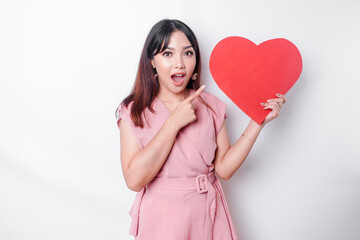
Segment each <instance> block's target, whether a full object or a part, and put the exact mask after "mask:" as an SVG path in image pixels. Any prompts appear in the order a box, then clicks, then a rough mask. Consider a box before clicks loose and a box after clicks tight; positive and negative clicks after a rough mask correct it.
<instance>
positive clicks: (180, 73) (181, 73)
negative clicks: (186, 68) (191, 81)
mask: <svg viewBox="0 0 360 240" xmlns="http://www.w3.org/2000/svg"><path fill="white" fill-rule="evenodd" d="M174 75H184V76H186V73H184V72H177V73H174V74H171V77H172V76H174Z"/></svg>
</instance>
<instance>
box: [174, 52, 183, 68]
mask: <svg viewBox="0 0 360 240" xmlns="http://www.w3.org/2000/svg"><path fill="white" fill-rule="evenodd" d="M174 67H175V68H178V69H182V68H184V62H183V59H182V57H181V55H178V56H177V57H176V58H175V62H174Z"/></svg>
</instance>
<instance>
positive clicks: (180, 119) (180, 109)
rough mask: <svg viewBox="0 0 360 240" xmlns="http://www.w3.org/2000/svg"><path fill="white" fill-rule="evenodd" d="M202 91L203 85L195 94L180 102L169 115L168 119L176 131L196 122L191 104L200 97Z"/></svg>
mask: <svg viewBox="0 0 360 240" xmlns="http://www.w3.org/2000/svg"><path fill="white" fill-rule="evenodd" d="M204 89H205V85H202V86H201V87H200V88H199V89H198V90H197V91H196V92H194V93H193V94H192V95H190V96H188V97H187V98H186V99H184V100H183V101H182V102H180V103H179V104H178V105H177V106H176V108H175V109H174V111H173V112H172V113H171V115H170V117H169V119H170V120H171V121H172V122H173V123H174V124H175V126H176V127H177V129H178V130H180V129H181V128H183V127H185V126H186V125H188V124H190V123H192V122H194V121H195V120H196V114H195V109H194V106H193V104H192V102H193V101H194V100H195V99H196V98H197V97H198V96H200V94H201V93H202V92H203V91H204Z"/></svg>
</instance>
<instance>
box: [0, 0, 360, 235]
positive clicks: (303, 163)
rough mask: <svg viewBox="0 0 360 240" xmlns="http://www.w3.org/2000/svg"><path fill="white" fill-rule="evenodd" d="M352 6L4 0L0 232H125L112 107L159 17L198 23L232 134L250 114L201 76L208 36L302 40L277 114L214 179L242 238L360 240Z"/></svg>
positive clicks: (357, 50)
mask: <svg viewBox="0 0 360 240" xmlns="http://www.w3.org/2000/svg"><path fill="white" fill-rule="evenodd" d="M359 13H360V4H359V1H355V0H353V1H351V0H347V1H340V0H330V1H326V0H318V1H314V0H295V1H286V0H273V1H266V0H262V1H220V0H219V1H215V0H206V1H205V0H201V1H190V0H184V1H176V2H175V1H174V2H171V1H167V0H164V1H114V0H113V1H111V0H107V1H105V0H103V1H100V0H99V1H89V0H87V1H85V0H71V1H70V0H63V1H45V0H37V1H36V0H33V1H20V0H0V239H1V240H24V239H29V240H30V239H31V240H32V239H34V240H35V239H36V240H48V239H54V240H60V239H61V240H62V239H74V240H75V239H76V240H79V239H86V240H90V239H99V240H100V239H102V240H103V239H106V240H112V239H114V240H115V239H133V238H132V237H131V236H130V235H128V229H129V224H130V217H129V215H128V211H129V209H130V207H131V204H132V202H133V199H134V196H135V193H134V192H131V191H130V190H129V189H127V187H126V185H125V182H124V178H123V176H122V172H121V166H120V144H119V142H120V139H119V131H118V129H117V126H116V119H115V116H114V113H115V109H116V107H117V105H118V104H119V103H120V102H121V100H122V99H123V98H124V97H125V96H127V94H128V93H129V92H130V90H131V87H132V84H133V82H134V78H135V72H136V68H137V65H138V61H139V57H140V52H141V49H142V47H143V43H144V41H145V37H146V35H147V34H148V32H149V30H150V28H151V27H152V26H153V24H155V23H156V22H157V21H159V20H161V19H163V18H175V19H180V20H182V21H184V22H185V23H186V24H188V25H189V26H190V27H191V28H192V29H193V30H194V32H195V34H196V35H197V37H198V40H199V43H200V47H201V53H202V60H203V69H202V70H203V73H204V74H203V82H204V83H205V84H206V85H207V88H206V91H208V92H211V93H213V94H215V95H216V96H218V97H219V98H220V99H222V100H223V101H224V102H225V103H226V104H227V114H228V119H227V122H228V129H229V134H230V137H231V141H232V142H233V143H234V142H235V141H236V139H237V138H238V137H239V136H240V135H241V133H242V132H243V131H244V130H245V127H246V126H247V124H248V122H249V121H250V119H249V118H248V117H247V116H246V115H245V114H244V113H243V112H242V111H241V110H240V109H238V108H237V107H236V106H235V105H234V104H233V103H232V102H231V100H230V99H228V98H227V97H226V95H224V93H223V92H222V91H221V90H220V89H219V88H218V87H217V85H216V84H215V82H214V81H213V79H212V78H211V75H210V72H209V68H208V60H209V56H210V53H211V50H212V49H213V47H214V46H215V44H216V43H217V42H218V41H220V40H221V39H223V38H225V37H227V36H233V35H237V36H243V37H246V38H248V39H250V40H252V41H254V42H255V43H257V44H260V43H261V42H263V41H266V40H269V39H272V38H278V37H282V38H287V39H288V40H290V41H292V42H293V43H294V44H295V45H296V46H297V47H298V48H299V50H300V52H301V53H302V57H303V64H304V69H303V72H302V75H301V77H300V79H299V81H298V82H297V83H296V84H295V86H294V87H293V88H292V89H291V90H290V91H289V92H288V93H287V95H286V96H287V98H288V102H287V103H286V104H285V105H284V106H283V108H282V114H281V116H280V117H278V118H277V119H275V120H273V121H272V122H270V123H269V124H268V125H267V126H266V127H265V128H264V129H263V131H262V132H261V133H260V135H259V138H258V140H257V142H256V143H255V146H254V148H253V149H252V151H251V153H250V155H249V156H248V159H247V160H246V161H245V163H244V164H243V165H242V167H241V168H240V169H239V170H238V172H237V173H236V174H235V175H234V176H233V178H231V179H230V180H229V181H226V182H224V181H222V182H223V186H224V190H225V194H226V196H227V200H228V203H229V208H230V211H231V214H232V217H233V219H234V223H235V226H236V229H237V232H238V235H239V236H240V237H241V239H243V240H282V239H291V240H303V239H307V240H319V239H321V240H338V239H342V240H355V239H359V238H360V162H359V160H360V150H359V134H360V130H359V121H360V116H359V111H358V109H359V107H358V104H357V102H358V101H359V99H358V97H357V92H358V88H359V86H360V84H359V81H360V78H359V74H358V73H359V71H358V67H359V56H360V47H359V42H360V30H359V29H360V24H359V23H360V14H359Z"/></svg>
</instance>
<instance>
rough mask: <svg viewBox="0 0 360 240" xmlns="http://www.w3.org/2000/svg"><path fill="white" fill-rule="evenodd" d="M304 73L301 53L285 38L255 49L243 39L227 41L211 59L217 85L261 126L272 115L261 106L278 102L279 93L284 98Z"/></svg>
mask: <svg viewBox="0 0 360 240" xmlns="http://www.w3.org/2000/svg"><path fill="white" fill-rule="evenodd" d="M301 70H302V60H301V55H300V52H299V50H298V49H297V48H296V46H295V45H294V44H293V43H291V42H290V41H288V40H286V39H283V38H277V39H272V40H268V41H265V42H263V43H261V44H260V45H256V44H255V43H253V42H251V41H250V40H248V39H246V38H243V37H227V38H225V39H223V40H221V41H220V42H219V43H218V44H217V45H216V46H215V48H214V49H213V51H212V53H211V56H210V71H211V74H212V76H213V78H214V80H215V82H216V83H217V85H218V86H219V87H220V89H221V90H222V91H223V92H224V93H225V94H226V95H227V96H228V97H229V98H230V99H231V100H232V101H233V102H234V103H235V104H236V105H237V106H238V107H239V108H240V109H241V110H242V111H243V112H244V113H245V114H247V115H248V116H249V117H250V118H251V119H253V120H254V121H255V122H257V123H258V124H261V123H262V122H263V120H264V119H265V118H266V116H267V115H268V114H269V111H271V110H269V109H264V107H263V106H261V105H260V103H262V102H267V100H268V99H271V98H276V95H275V94H276V93H281V94H284V95H285V94H286V93H287V92H288V90H289V89H290V88H291V87H292V86H293V85H294V84H295V82H296V81H297V80H298V78H299V77H300V74H301Z"/></svg>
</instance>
